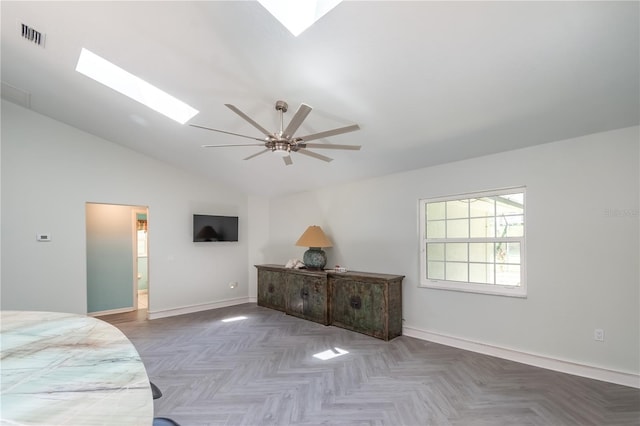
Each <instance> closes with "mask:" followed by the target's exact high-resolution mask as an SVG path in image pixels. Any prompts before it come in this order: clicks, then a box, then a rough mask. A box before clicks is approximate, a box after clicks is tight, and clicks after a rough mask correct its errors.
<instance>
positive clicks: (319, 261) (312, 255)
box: [302, 247, 327, 270]
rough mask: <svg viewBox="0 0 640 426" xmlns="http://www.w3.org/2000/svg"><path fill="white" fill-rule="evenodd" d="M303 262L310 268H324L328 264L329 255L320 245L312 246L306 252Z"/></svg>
mask: <svg viewBox="0 0 640 426" xmlns="http://www.w3.org/2000/svg"><path fill="white" fill-rule="evenodd" d="M302 262H303V263H304V265H305V266H306V267H307V268H308V269H318V270H322V269H324V267H325V265H326V264H327V255H326V254H325V252H324V251H323V250H322V249H321V248H318V247H310V248H309V250H307V251H305V252H304V255H303V257H302Z"/></svg>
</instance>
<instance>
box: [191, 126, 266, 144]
mask: <svg viewBox="0 0 640 426" xmlns="http://www.w3.org/2000/svg"><path fill="white" fill-rule="evenodd" d="M189 126H191V127H197V128H199V129H205V130H211V131H213V132H220V133H225V134H227V135H233V136H240V137H241V138H247V139H253V140H256V141H264V138H254V137H253V136H247V135H241V134H239V133H233V132H227V131H226V130H219V129H212V128H211V127H204V126H198V125H197V124H189Z"/></svg>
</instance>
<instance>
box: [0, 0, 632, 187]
mask: <svg viewBox="0 0 640 426" xmlns="http://www.w3.org/2000/svg"><path fill="white" fill-rule="evenodd" d="M0 7H1V14H2V17H1V19H2V46H1V49H2V50H1V51H0V52H1V60H2V61H1V62H2V75H1V76H2V82H3V97H4V98H6V99H10V100H12V101H14V102H17V103H22V104H23V105H26V106H28V107H29V108H31V109H33V110H34V111H36V112H39V113H41V114H44V115H46V116H49V117H52V118H54V119H56V120H59V121H62V122H64V123H68V124H70V125H72V126H74V127H77V128H78V129H81V130H84V131H86V132H89V133H91V134H94V135H97V136H100V137H102V138H104V139H107V140H109V141H112V142H114V143H116V144H119V145H122V146H125V147H128V148H130V149H133V150H135V151H138V152H140V153H143V154H146V155H149V156H151V157H154V158H157V159H159V160H162V161H164V162H167V163H170V164H173V165H175V166H177V167H180V168H184V169H186V170H189V171H190V172H192V173H196V174H198V175H201V176H203V177H206V178H210V179H212V180H216V181H220V182H222V183H224V184H229V185H233V186H235V187H237V188H238V189H240V190H243V191H246V192H249V193H254V194H263V195H276V194H282V193H287V192H296V191H303V190H306V189H312V188H318V187H321V186H324V185H328V184H335V183H340V182H345V181H349V180H355V179H362V178H366V177H372V176H379V175H384V174H388V173H393V172H398V171H403V170H409V169H415V168H421V167H425V166H431V165H436V164H441V163H445V162H450V161H456V160H460V159H465V158H470V157H476V156H481V155H485V154H490V153H495V152H500V151H505V150H511V149H517V148H521V147H526V146H531V145H535V144H542V143H547V142H552V141H557V140H562V139H566V138H571V137H576V136H581V135H585V134H589V133H594V132H599V131H606V130H610V129H615V128H620V127H626V126H631V125H637V124H639V120H640V119H639V117H640V99H639V97H640V85H639V81H640V70H639V52H640V44H639V39H640V37H639V20H640V13H639V12H640V10H639V3H638V2H636V1H631V2H611V1H603V2H598V1H587V2H578V1H568V2H537V1H532V2H479V1H472V2H455V1H454V2H433V1H407V2H402V1H345V2H343V3H341V4H339V5H338V6H337V7H336V8H335V9H333V10H331V11H330V12H329V13H328V14H327V15H325V16H324V17H322V18H321V19H320V20H319V21H318V22H317V23H316V24H314V25H313V26H312V27H311V28H309V29H307V30H306V31H305V32H303V33H302V34H301V35H299V36H298V37H294V36H293V35H291V34H290V33H289V32H288V31H287V30H286V29H285V28H284V27H283V26H282V25H281V24H280V23H279V22H278V21H277V20H276V19H275V18H274V17H273V16H272V15H270V14H269V12H267V11H266V10H265V9H264V8H263V7H262V6H261V5H260V4H258V3H257V2H254V1H230V2H226V1H208V2H207V1H195V2H186V1H180V2H166V1H157V2H155V1H142V2H126V1H117V2H93V1H88V2H56V1H47V2H13V1H4V0H3V1H2V2H1V3H0ZM23 23H24V24H26V25H28V26H30V27H32V28H34V29H36V30H38V31H40V32H42V33H43V34H44V46H37V45H35V44H34V43H33V42H31V41H29V40H27V39H25V38H23V37H22V35H21V24H23ZM83 47H85V48H87V49H89V50H91V51H92V52H94V53H96V54H98V55H100V56H102V57H103V58H106V59H108V60H110V61H111V62H113V63H115V64H117V65H118V66H120V67H122V68H124V69H125V70H127V71H129V72H131V73H133V74H135V75H137V76H139V77H142V78H144V79H145V80H147V81H148V82H149V83H151V84H153V85H155V86H157V87H159V88H161V89H163V90H165V91H166V92H168V93H170V94H172V95H173V96H175V97H177V98H179V99H181V100H183V101H184V102H186V103H188V104H189V105H191V106H192V107H194V108H196V109H197V110H199V111H200V113H199V114H197V115H196V116H195V117H194V118H192V119H191V120H190V121H189V122H188V123H187V124H184V125H181V124H178V123H176V122H174V121H172V120H170V119H168V118H166V117H165V116H163V115H160V114H158V113H157V112H155V111H153V110H151V109H149V108H147V107H145V106H143V105H141V104H138V103H137V102H135V101H133V100H131V99H129V98H127V97H125V96H123V95H121V94H119V93H117V92H115V91H113V90H111V89H109V88H107V87H105V86H103V85H101V84H99V83H96V82H95V81H93V80H91V79H89V78H87V77H85V76H84V75H82V74H80V73H78V72H76V71H75V67H76V63H77V61H78V56H79V54H80V50H81V49H82V48H83ZM277 100H285V101H286V102H287V103H288V104H289V106H290V110H289V112H288V113H287V114H285V126H286V121H287V120H288V119H290V118H291V117H292V116H293V114H294V112H295V110H296V109H297V107H298V105H299V104H300V103H303V102H304V103H306V104H308V105H310V106H312V107H313V111H312V112H311V114H310V115H309V116H308V117H307V119H306V120H305V121H304V123H303V124H302V126H301V128H300V130H299V134H309V133H316V132H320V131H323V130H327V129H333V128H336V127H342V126H346V125H350V124H354V123H357V124H359V125H360V127H361V130H359V131H356V132H352V133H346V134H343V135H339V136H333V137H329V138H326V139H321V140H318V141H314V142H318V143H326V144H331V143H335V144H355V145H361V146H362V149H361V150H360V151H338V150H322V151H321V152H320V151H317V152H320V153H321V154H323V155H327V156H329V157H332V158H333V159H334V161H332V162H330V163H327V162H324V161H320V160H317V159H315V158H310V157H307V156H303V155H299V154H296V153H294V154H292V159H293V164H292V165H290V166H286V165H285V164H284V162H283V161H282V158H281V157H280V156H277V155H275V154H272V153H267V154H264V155H260V156H258V157H255V158H253V159H251V160H246V161H245V160H243V158H245V157H247V156H250V155H252V154H254V153H256V152H259V151H260V150H261V148H259V147H226V148H209V149H205V148H202V147H201V145H203V144H233V143H247V141H248V140H247V139H242V138H238V137H236V136H232V135H226V134H222V133H215V132H210V131H206V130H202V129H198V128H194V127H191V126H189V125H188V124H189V123H190V124H198V125H203V126H207V127H212V128H216V129H223V130H227V131H230V132H234V133H240V134H244V135H249V136H255V137H261V136H262V135H261V134H260V132H258V131H257V130H256V129H255V128H254V127H252V126H251V125H249V124H248V123H247V122H246V121H245V120H243V119H242V118H241V117H240V116H238V115H237V114H235V113H234V112H232V111H231V110H229V109H228V108H227V107H225V106H224V105H225V104H233V105H235V106H236V107H238V108H239V109H240V110H242V111H243V112H244V113H246V114H247V115H249V116H250V117H252V118H253V119H254V120H255V121H256V122H258V123H259V124H261V125H262V126H263V127H265V128H267V129H272V130H274V131H275V130H278V128H279V126H280V122H279V119H278V115H277V111H276V110H275V108H274V104H275V102H276V101H277Z"/></svg>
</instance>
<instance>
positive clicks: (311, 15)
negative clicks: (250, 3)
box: [258, 0, 342, 37]
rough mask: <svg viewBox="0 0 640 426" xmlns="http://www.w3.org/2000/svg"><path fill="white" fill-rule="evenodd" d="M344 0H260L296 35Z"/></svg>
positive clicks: (259, 0)
mask: <svg viewBox="0 0 640 426" xmlns="http://www.w3.org/2000/svg"><path fill="white" fill-rule="evenodd" d="M341 1H342V0H258V2H259V3H260V4H261V5H262V6H263V7H264V8H265V9H267V10H268V11H269V13H271V14H272V15H273V16H275V18H276V19H277V20H278V21H280V23H281V24H282V25H284V26H285V27H286V28H287V29H288V30H289V31H290V32H291V34H293V35H294V36H296V37H297V36H298V35H300V34H302V32H303V31H304V30H306V29H307V28H309V27H310V26H311V25H313V24H314V23H315V22H316V21H317V20H318V19H320V18H322V17H323V16H324V15H325V14H326V13H327V12H329V11H330V10H331V9H333V8H334V7H336V6H337V5H338V3H340V2H341Z"/></svg>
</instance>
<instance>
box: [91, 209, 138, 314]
mask: <svg viewBox="0 0 640 426" xmlns="http://www.w3.org/2000/svg"><path fill="white" fill-rule="evenodd" d="M86 221H87V222H86V223H87V312H89V313H92V312H100V311H108V310H112V309H120V308H130V307H133V273H134V272H133V270H134V269H133V267H134V265H133V259H134V257H133V223H132V221H133V213H132V207H131V206H118V205H110V204H90V203H87V205H86Z"/></svg>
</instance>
